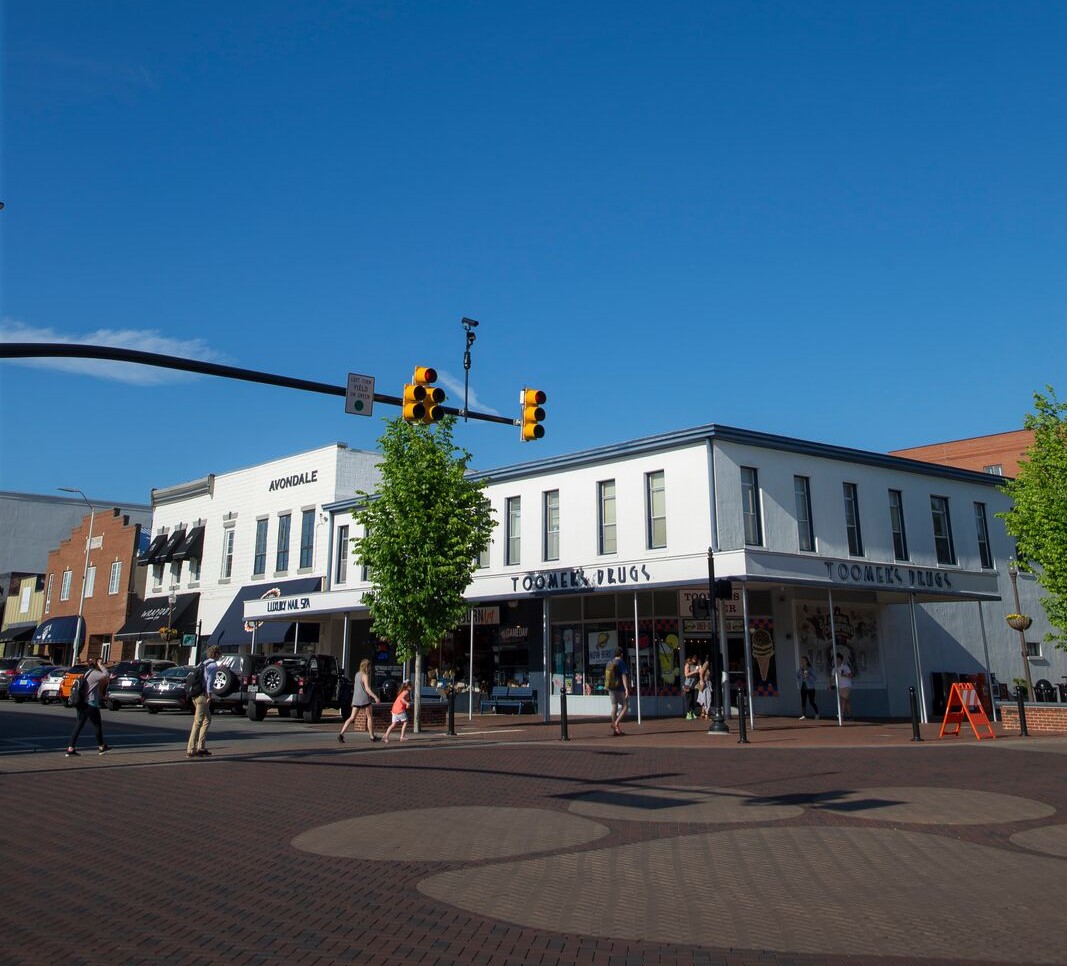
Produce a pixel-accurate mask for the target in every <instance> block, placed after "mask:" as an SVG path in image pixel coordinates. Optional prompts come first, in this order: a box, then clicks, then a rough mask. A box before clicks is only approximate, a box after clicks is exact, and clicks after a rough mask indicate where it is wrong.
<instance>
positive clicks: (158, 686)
mask: <svg viewBox="0 0 1067 966" xmlns="http://www.w3.org/2000/svg"><path fill="white" fill-rule="evenodd" d="M192 670H193V668H192V666H186V667H169V668H167V669H166V670H165V671H160V672H159V673H158V674H153V675H152V676H151V677H150V678H149V679H148V680H147V681H145V682H144V684H143V686H142V688H141V704H143V705H144V709H145V711H147V712H148V713H149V714H158V713H159V712H160V711H165V710H168V709H169V710H172V711H192V710H193V702H192V701H190V700H189V698H188V697H186V694H185V676H186V675H187V674H188V673H189V672H190V671H192Z"/></svg>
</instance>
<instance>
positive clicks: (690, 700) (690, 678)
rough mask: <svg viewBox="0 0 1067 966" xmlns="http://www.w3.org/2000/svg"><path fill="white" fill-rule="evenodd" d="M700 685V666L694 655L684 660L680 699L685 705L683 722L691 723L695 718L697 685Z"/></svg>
mask: <svg viewBox="0 0 1067 966" xmlns="http://www.w3.org/2000/svg"><path fill="white" fill-rule="evenodd" d="M699 683H700V665H699V664H698V663H697V659H696V655H693V654H691V655H690V656H689V657H687V658H686V659H685V669H684V670H683V672H682V698H683V699H684V704H685V720H686V721H692V720H693V719H694V718H696V716H697V685H698V684H699Z"/></svg>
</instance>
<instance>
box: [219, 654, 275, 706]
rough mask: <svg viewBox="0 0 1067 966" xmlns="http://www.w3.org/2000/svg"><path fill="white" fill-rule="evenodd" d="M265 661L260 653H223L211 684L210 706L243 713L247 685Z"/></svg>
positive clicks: (247, 702)
mask: <svg viewBox="0 0 1067 966" xmlns="http://www.w3.org/2000/svg"><path fill="white" fill-rule="evenodd" d="M266 663H267V659H266V658H265V657H264V656H263V655H262V654H223V655H222V657H220V658H219V659H218V663H217V666H216V668H215V680H214V681H213V682H212V685H211V706H212V707H213V708H229V709H230V710H231V711H232V712H233V713H234V714H244V713H245V709H246V708H247V706H248V704H249V692H248V688H249V685H250V684H251V683H252V679H253V677H254V676H255V675H256V674H258V673H259V671H260V670H262V668H263V665H264V664H266Z"/></svg>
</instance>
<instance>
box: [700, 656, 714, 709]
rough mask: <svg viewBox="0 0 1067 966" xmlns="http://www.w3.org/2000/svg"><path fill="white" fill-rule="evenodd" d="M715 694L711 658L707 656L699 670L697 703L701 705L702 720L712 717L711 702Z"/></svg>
mask: <svg viewBox="0 0 1067 966" xmlns="http://www.w3.org/2000/svg"><path fill="white" fill-rule="evenodd" d="M713 697H714V694H713V692H712V688H711V660H710V658H705V659H704V660H703V662H702V663H701V665H700V667H699V669H698V672H697V704H699V705H700V717H701V720H703V721H707V720H708V719H709V718H710V717H711V702H712V700H713Z"/></svg>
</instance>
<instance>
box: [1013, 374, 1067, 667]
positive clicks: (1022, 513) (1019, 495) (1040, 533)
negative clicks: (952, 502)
mask: <svg viewBox="0 0 1067 966" xmlns="http://www.w3.org/2000/svg"><path fill="white" fill-rule="evenodd" d="M1045 388H1046V392H1047V393H1048V395H1042V394H1041V393H1037V392H1035V393H1034V409H1035V411H1034V412H1033V413H1028V414H1027V416H1026V421H1025V423H1024V426H1025V427H1026V428H1027V429H1032V430H1033V431H1034V443H1033V445H1032V446H1031V447H1030V448H1029V449H1028V450H1027V451H1026V458H1025V460H1023V461H1022V462H1020V464H1019V474H1018V476H1016V478H1015V479H1014V480H1009V481H1008V482H1007V483H1005V485H1004V488H1003V489H1004V492H1005V493H1007V494H1008V496H1010V497H1011V499H1012V501H1013V504H1014V505H1013V506H1012V508H1011V509H1010V510H1009V511H1008V512H1007V513H1001V514H998V516H1000V517H1003V519H1004V525H1005V526H1006V527H1007V530H1008V533H1010V534H1011V535H1012V536H1013V537H1014V538H1015V540H1016V544H1017V546H1018V550H1019V568H1020V569H1021V570H1025V571H1027V572H1029V573H1032V574H1034V575H1035V576H1036V577H1037V580H1038V583H1040V584H1041V587H1042V588H1043V589H1044V590H1045V592H1046V596H1044V597H1042V598H1041V606H1042V607H1044V609H1045V613H1046V614H1047V615H1048V619H1049V622H1050V623H1051V624H1052V626H1053V632H1052V633H1051V634H1048V635H1046V637H1045V640H1047V641H1050V642H1052V643H1054V644H1055V645H1056V646H1057V647H1059V648H1061V649H1063V650H1067V403H1061V402H1059V401H1058V400H1057V399H1056V393H1055V392H1054V391H1053V389H1052V387H1051V386H1046V387H1045Z"/></svg>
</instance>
